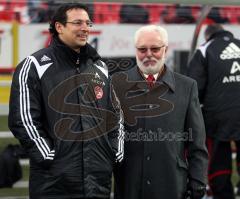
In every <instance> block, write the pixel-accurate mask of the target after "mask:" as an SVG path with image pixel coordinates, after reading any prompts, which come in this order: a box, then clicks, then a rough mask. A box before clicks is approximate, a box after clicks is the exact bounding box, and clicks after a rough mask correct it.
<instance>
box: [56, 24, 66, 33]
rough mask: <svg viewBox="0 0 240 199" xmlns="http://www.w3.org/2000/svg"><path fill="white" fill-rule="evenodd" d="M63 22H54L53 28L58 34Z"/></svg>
mask: <svg viewBox="0 0 240 199" xmlns="http://www.w3.org/2000/svg"><path fill="white" fill-rule="evenodd" d="M63 26H64V25H63V24H61V23H60V22H56V23H55V29H56V31H57V32H58V33H59V34H60V33H62V29H63Z"/></svg>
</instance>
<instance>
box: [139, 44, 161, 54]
mask: <svg viewBox="0 0 240 199" xmlns="http://www.w3.org/2000/svg"><path fill="white" fill-rule="evenodd" d="M163 47H165V45H163V46H156V47H151V48H146V47H136V48H137V50H138V51H139V52H140V53H146V52H147V51H148V49H150V51H151V52H152V53H158V52H159V51H160V50H161V48H163Z"/></svg>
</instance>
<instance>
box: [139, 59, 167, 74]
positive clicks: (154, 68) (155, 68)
mask: <svg viewBox="0 0 240 199" xmlns="http://www.w3.org/2000/svg"><path fill="white" fill-rule="evenodd" d="M136 60H137V65H138V67H139V69H140V70H141V71H142V72H143V74H146V75H150V74H152V75H154V74H157V73H159V72H160V71H161V69H162V67H163V65H164V63H165V57H162V58H161V59H158V60H157V59H155V58H151V59H148V58H145V59H144V60H143V61H140V60H139V59H138V57H136ZM147 60H154V61H156V64H154V65H149V66H147V67H146V66H144V64H143V63H144V62H145V61H147Z"/></svg>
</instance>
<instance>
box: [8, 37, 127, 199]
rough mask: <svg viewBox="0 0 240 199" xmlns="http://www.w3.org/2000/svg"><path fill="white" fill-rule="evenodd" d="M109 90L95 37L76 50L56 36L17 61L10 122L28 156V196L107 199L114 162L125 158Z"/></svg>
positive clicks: (118, 119)
mask: <svg viewBox="0 0 240 199" xmlns="http://www.w3.org/2000/svg"><path fill="white" fill-rule="evenodd" d="M110 92H111V87H110V84H109V76H108V71H107V68H106V65H105V64H104V63H103V62H102V61H101V60H100V56H99V55H98V54H97V52H96V51H95V49H93V48H92V47H91V46H90V45H89V44H86V45H85V46H84V47H82V48H81V52H80V53H77V52H75V51H73V50H72V49H70V48H69V47H67V46H66V45H64V44H63V43H62V42H61V41H60V40H59V39H57V38H54V39H53V41H52V43H51V45H50V46H49V47H48V48H45V49H42V50H40V51H38V52H36V53H34V54H33V55H31V56H28V57H27V58H26V59H25V60H23V61H22V62H21V63H20V64H19V65H18V66H17V68H16V71H15V73H14V77H13V82H12V88H11V97H10V113H9V128H10V130H11V131H12V132H13V134H14V135H15V137H16V138H18V139H19V141H20V143H21V144H22V145H23V146H24V148H25V149H26V150H27V152H28V153H29V156H30V183H29V191H30V198H33V199H38V198H39V199H40V198H41V199H48V198H109V196H110V191H111V175H112V166H113V164H114V162H115V161H116V159H117V160H121V159H122V158H123V151H122V150H123V148H122V147H121V146H122V142H123V139H119V138H118V137H121V136H119V134H120V133H122V128H121V124H120V122H119V121H120V119H121V118H120V114H119V113H120V111H119V108H120V106H119V105H118V104H117V100H116V98H115V97H114V92H111V93H112V99H111V96H110ZM112 102H114V103H112ZM107 110H108V111H109V112H107ZM113 113H114V114H113ZM94 127H96V128H94ZM116 155H117V156H116Z"/></svg>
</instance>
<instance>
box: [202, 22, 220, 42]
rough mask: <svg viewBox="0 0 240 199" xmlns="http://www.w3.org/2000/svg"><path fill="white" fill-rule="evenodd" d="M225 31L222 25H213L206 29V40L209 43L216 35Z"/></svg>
mask: <svg viewBox="0 0 240 199" xmlns="http://www.w3.org/2000/svg"><path fill="white" fill-rule="evenodd" d="M223 30H224V29H223V27H222V25H221V24H217V23H216V24H211V25H209V26H208V27H207V28H206V30H205V32H204V36H205V38H206V40H207V41H209V40H210V39H211V38H212V36H213V35H214V34H215V33H217V32H220V31H223Z"/></svg>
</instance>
